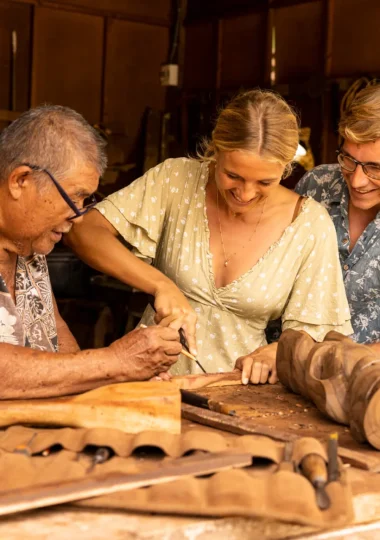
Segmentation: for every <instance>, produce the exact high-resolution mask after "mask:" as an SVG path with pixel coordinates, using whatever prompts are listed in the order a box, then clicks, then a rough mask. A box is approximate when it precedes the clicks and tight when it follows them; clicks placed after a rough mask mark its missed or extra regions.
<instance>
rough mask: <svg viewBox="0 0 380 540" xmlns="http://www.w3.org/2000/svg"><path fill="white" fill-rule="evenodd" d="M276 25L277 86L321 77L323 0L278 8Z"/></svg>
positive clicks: (275, 15) (275, 16) (275, 11)
mask: <svg viewBox="0 0 380 540" xmlns="http://www.w3.org/2000/svg"><path fill="white" fill-rule="evenodd" d="M343 1H345V0H343ZM274 24H275V28H276V64H277V69H276V71H277V83H284V82H288V81H291V80H292V81H297V80H299V79H304V78H305V77H307V76H308V75H316V74H318V73H320V74H321V73H322V71H323V38H324V26H323V3H322V1H321V0H319V1H315V2H308V3H306V4H299V5H295V6H290V7H286V8H279V9H276V10H274Z"/></svg>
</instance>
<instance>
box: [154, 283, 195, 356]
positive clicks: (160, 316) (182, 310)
mask: <svg viewBox="0 0 380 540" xmlns="http://www.w3.org/2000/svg"><path fill="white" fill-rule="evenodd" d="M154 308H155V310H156V316H155V318H154V320H155V322H156V324H159V325H160V326H169V327H170V328H174V329H175V330H179V329H180V328H183V330H184V332H185V335H186V338H187V341H188V343H189V348H190V352H191V353H192V354H193V355H194V356H196V355H197V347H196V339H195V325H196V322H197V315H196V313H195V311H194V310H193V308H192V307H191V306H190V304H189V302H188V301H187V299H186V297H185V295H184V294H183V293H182V292H181V291H180V290H179V289H178V287H177V286H176V285H174V283H172V284H168V283H165V284H164V285H160V286H159V287H158V288H157V291H156V294H155V300H154Z"/></svg>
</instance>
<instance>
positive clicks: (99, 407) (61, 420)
mask: <svg viewBox="0 0 380 540" xmlns="http://www.w3.org/2000/svg"><path fill="white" fill-rule="evenodd" d="M14 424H32V425H38V426H52V425H54V426H65V427H66V426H70V427H85V428H95V427H105V428H114V429H120V430H122V431H125V432H127V433H139V432H141V431H166V432H170V433H180V432H181V395H180V392H179V389H178V388H176V386H175V385H173V384H171V383H170V382H165V381H160V382H154V381H147V382H134V383H121V384H113V385H108V386H103V387H101V388H97V389H96V390H91V391H90V392H86V393H84V394H81V395H76V396H69V397H64V398H46V399H27V400H13V401H0V427H3V426H10V425H14Z"/></svg>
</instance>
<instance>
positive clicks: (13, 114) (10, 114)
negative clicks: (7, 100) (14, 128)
mask: <svg viewBox="0 0 380 540" xmlns="http://www.w3.org/2000/svg"><path fill="white" fill-rule="evenodd" d="M21 114H22V113H21V112H17V111H7V110H5V109H0V122H13V120H16V119H17V118H18V117H19V116H21Z"/></svg>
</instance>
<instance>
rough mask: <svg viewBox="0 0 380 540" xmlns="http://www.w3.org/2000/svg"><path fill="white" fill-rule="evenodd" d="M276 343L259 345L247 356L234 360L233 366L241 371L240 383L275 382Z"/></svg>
mask: <svg viewBox="0 0 380 540" xmlns="http://www.w3.org/2000/svg"><path fill="white" fill-rule="evenodd" d="M276 354H277V343H271V344H270V345H265V346H264V347H259V348H258V349H256V350H255V351H254V352H253V353H251V354H248V355H247V356H241V357H240V358H238V359H237V360H236V364H235V368H236V369H240V370H241V371H242V377H241V380H242V383H243V384H248V383H249V382H251V383H252V384H260V383H261V384H264V383H266V382H269V384H275V383H276V382H277V381H278V377H277V371H276Z"/></svg>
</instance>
